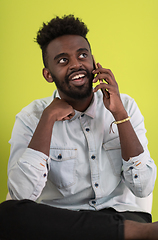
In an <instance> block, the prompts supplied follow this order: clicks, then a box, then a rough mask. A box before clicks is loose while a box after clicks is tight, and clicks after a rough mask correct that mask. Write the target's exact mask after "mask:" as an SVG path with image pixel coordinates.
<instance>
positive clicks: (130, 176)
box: [123, 151, 156, 197]
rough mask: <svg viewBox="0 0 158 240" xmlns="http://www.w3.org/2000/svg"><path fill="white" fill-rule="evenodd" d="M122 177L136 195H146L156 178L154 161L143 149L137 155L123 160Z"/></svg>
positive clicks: (151, 188)
mask: <svg viewBox="0 0 158 240" xmlns="http://www.w3.org/2000/svg"><path fill="white" fill-rule="evenodd" d="M123 177H124V181H125V184H126V185H127V186H128V187H129V188H130V189H131V191H132V192H133V193H134V194H135V195H136V196H137V197H146V196H148V195H149V194H150V193H151V192H152V190H153V188H154V183H155V179H156V166H155V164H154V161H153V160H152V159H151V158H150V157H149V155H148V153H147V152H146V151H144V152H143V153H142V154H140V155H139V156H137V157H133V158H130V159H129V161H124V160H123Z"/></svg>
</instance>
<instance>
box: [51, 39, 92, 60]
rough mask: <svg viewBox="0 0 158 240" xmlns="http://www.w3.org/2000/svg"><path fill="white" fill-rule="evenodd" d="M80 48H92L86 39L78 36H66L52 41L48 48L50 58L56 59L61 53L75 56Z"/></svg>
mask: <svg viewBox="0 0 158 240" xmlns="http://www.w3.org/2000/svg"><path fill="white" fill-rule="evenodd" d="M80 48H86V49H87V50H88V51H89V52H90V47H89V44H88V42H87V41H86V39H84V38H83V37H81V36H78V35H64V36H61V37H58V38H56V39H54V40H53V41H51V42H50V43H49V45H48V47H47V54H48V57H53V58H54V57H55V56H56V55H58V54H60V53H67V54H73V53H75V52H76V51H77V50H78V49H80Z"/></svg>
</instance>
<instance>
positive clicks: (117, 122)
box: [113, 117, 131, 124]
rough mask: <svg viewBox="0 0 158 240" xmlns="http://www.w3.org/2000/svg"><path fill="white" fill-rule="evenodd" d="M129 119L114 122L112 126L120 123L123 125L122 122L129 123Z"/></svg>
mask: <svg viewBox="0 0 158 240" xmlns="http://www.w3.org/2000/svg"><path fill="white" fill-rule="evenodd" d="M130 118H131V117H128V118H125V119H123V120H120V121H114V122H113V123H114V124H120V123H124V122H127V121H129V120H130Z"/></svg>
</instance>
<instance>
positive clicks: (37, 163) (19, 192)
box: [8, 148, 49, 201]
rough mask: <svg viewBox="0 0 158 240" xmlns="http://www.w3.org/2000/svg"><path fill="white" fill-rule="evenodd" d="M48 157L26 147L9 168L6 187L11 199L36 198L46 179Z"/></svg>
mask: <svg viewBox="0 0 158 240" xmlns="http://www.w3.org/2000/svg"><path fill="white" fill-rule="evenodd" d="M48 162H49V158H48V156H46V155H45V154H44V153H42V152H39V151H35V150H33V149H31V148H27V149H26V150H25V152H24V153H23V155H22V156H21V157H20V158H19V160H18V161H17V163H16V164H15V165H14V167H13V168H11V169H10V170H9V174H8V176H9V178H8V187H9V190H10V194H11V197H12V198H13V199H24V198H28V199H31V200H34V201H35V200H36V199H37V198H38V197H39V196H40V194H41V192H42V190H43V188H44V186H45V184H46V181H47V175H48V164H49V163H48Z"/></svg>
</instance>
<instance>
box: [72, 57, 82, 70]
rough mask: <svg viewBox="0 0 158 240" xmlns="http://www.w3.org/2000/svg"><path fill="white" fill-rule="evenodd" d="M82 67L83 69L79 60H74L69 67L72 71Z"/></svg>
mask: <svg viewBox="0 0 158 240" xmlns="http://www.w3.org/2000/svg"><path fill="white" fill-rule="evenodd" d="M81 67H82V63H81V62H80V61H79V60H78V59H76V58H74V59H72V60H71V62H70V65H69V69H70V70H73V69H75V70H76V69H80V68H81Z"/></svg>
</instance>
